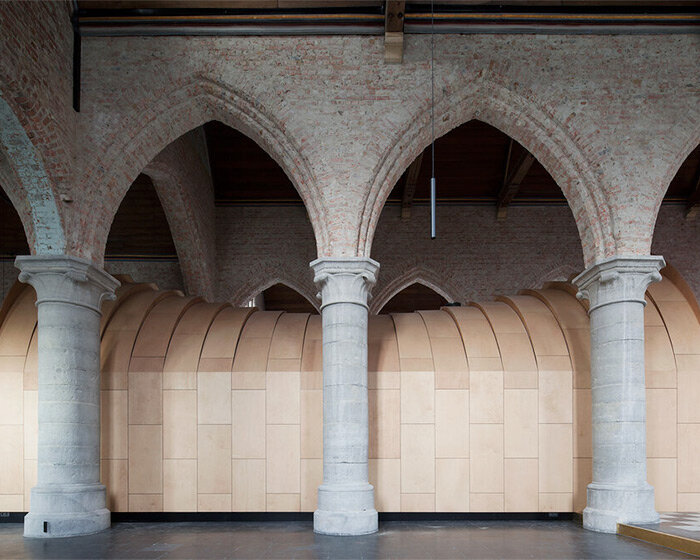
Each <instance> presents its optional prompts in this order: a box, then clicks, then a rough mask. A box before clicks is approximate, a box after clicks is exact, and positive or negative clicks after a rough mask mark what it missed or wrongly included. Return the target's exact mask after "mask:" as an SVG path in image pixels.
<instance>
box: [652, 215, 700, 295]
mask: <svg viewBox="0 0 700 560" xmlns="http://www.w3.org/2000/svg"><path fill="white" fill-rule="evenodd" d="M699 243H700V220H697V219H695V220H690V221H688V220H686V219H685V207H684V206H682V205H679V206H662V207H661V210H660V211H659V218H658V220H657V222H656V229H655V230H654V242H653V243H652V245H651V254H652V255H661V256H663V257H664V258H665V259H666V262H667V263H669V264H671V265H673V266H674V267H675V268H676V269H677V270H678V272H680V273H681V276H683V278H684V280H685V281H686V282H687V283H688V285H689V286H690V288H691V289H692V290H693V293H694V294H695V297H696V298H697V299H698V301H700V252H699V251H698V244H699Z"/></svg>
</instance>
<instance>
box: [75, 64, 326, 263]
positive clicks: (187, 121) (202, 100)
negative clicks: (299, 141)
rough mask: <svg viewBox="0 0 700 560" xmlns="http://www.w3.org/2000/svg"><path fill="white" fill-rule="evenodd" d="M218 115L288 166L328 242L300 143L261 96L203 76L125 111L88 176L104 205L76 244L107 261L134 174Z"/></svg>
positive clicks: (320, 239)
mask: <svg viewBox="0 0 700 560" xmlns="http://www.w3.org/2000/svg"><path fill="white" fill-rule="evenodd" d="M213 120H216V121H220V122H222V123H223V124H226V125H227V126H230V127H232V128H235V129H236V130H239V131H240V132H242V133H244V134H246V135H247V136H249V137H250V138H252V139H253V140H254V141H255V142H256V143H257V144H258V145H260V146H261V148H262V149H264V150H265V151H266V152H267V153H268V154H269V155H270V156H271V157H272V158H273V159H274V160H275V161H276V162H277V163H278V164H279V165H280V167H282V169H283V170H284V171H285V173H286V174H287V176H288V177H289V178H290V180H291V182H292V184H293V185H294V186H295V188H296V189H297V191H298V192H299V194H300V196H301V198H302V200H303V201H304V204H305V205H306V208H307V211H308V214H309V219H310V221H311V224H312V227H313V229H314V233H315V235H316V240H317V244H322V242H323V240H324V239H325V236H326V232H325V227H324V225H323V222H322V220H321V219H320V209H319V207H318V203H317V201H318V200H319V196H318V194H317V192H316V189H317V187H316V181H315V179H314V176H313V173H312V171H311V168H310V166H309V165H308V162H307V161H306V159H305V158H304V156H302V155H301V152H300V150H299V149H298V146H296V145H295V143H294V142H293V141H292V140H291V139H290V137H289V136H288V135H287V134H286V133H285V131H284V128H283V126H281V125H280V124H279V123H278V122H277V120H276V119H275V117H274V116H273V115H271V114H270V113H269V112H268V111H267V110H266V109H265V108H264V107H262V106H260V104H259V103H257V101H256V100H255V99H250V98H249V97H248V96H246V95H245V93H243V92H241V91H237V90H235V89H233V88H232V87H229V86H228V85H224V84H220V83H218V82H216V81H214V80H210V79H207V78H203V77H197V78H196V79H194V80H193V81H192V82H190V83H188V84H187V85H185V86H183V87H180V88H178V89H176V90H175V91H169V92H165V93H164V94H163V95H162V96H161V97H159V98H158V99H155V100H154V101H153V102H152V103H150V104H149V105H148V107H146V109H143V110H140V108H139V107H132V108H131V111H130V112H128V113H127V114H123V118H122V121H121V122H123V125H122V126H121V127H119V128H118V129H116V130H114V131H112V132H111V133H110V135H109V137H108V138H105V139H104V142H105V143H106V144H107V147H106V149H105V150H104V154H103V155H100V154H97V157H96V158H95V161H94V162H91V164H90V165H89V166H88V168H86V170H85V173H84V176H83V179H82V182H83V183H84V184H85V185H86V186H87V185H95V184H98V185H100V189H101V190H102V192H103V193H104V196H103V200H104V206H103V208H101V209H100V211H96V212H94V213H93V215H92V216H91V219H90V220H89V221H88V222H87V223H86V224H85V225H84V226H83V227H82V228H81V229H82V236H81V240H82V243H81V240H78V239H72V240H71V243H73V244H76V243H80V245H82V247H80V249H81V250H82V251H83V253H89V255H86V256H90V257H91V258H94V259H96V260H101V259H102V258H103V252H104V245H105V241H106V239H107V233H108V230H109V224H110V223H111V219H112V217H113V215H114V213H115V212H116V209H117V208H118V206H119V202H120V201H121V199H122V197H123V196H124V194H125V193H126V191H127V190H128V188H129V186H130V185H131V182H132V181H133V180H134V178H135V177H136V176H137V175H138V174H139V173H140V172H141V171H142V170H143V169H144V168H145V167H146V166H147V165H148V164H149V163H150V162H151V161H152V160H153V159H154V158H155V157H156V155H157V154H158V153H160V151H161V150H163V149H164V148H165V147H166V146H168V145H169V144H171V143H172V142H173V141H175V140H176V139H178V138H180V137H181V136H182V135H184V134H185V133H187V132H189V131H191V130H193V129H195V128H197V127H199V126H201V125H203V124H205V123H207V122H209V121H213Z"/></svg>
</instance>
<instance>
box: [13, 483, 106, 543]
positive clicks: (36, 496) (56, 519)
mask: <svg viewBox="0 0 700 560" xmlns="http://www.w3.org/2000/svg"><path fill="white" fill-rule="evenodd" d="M31 504H32V505H31V511H30V512H29V513H28V514H27V515H26V516H25V517H24V536H25V537H32V538H58V537H76V536H80V535H90V534H92V533H98V532H99V531H103V530H104V529H107V528H109V526H110V523H111V515H110V511H109V510H108V509H107V508H106V507H105V487H104V486H103V485H102V484H67V485H50V486H36V487H34V488H32V497H31ZM44 523H46V530H44Z"/></svg>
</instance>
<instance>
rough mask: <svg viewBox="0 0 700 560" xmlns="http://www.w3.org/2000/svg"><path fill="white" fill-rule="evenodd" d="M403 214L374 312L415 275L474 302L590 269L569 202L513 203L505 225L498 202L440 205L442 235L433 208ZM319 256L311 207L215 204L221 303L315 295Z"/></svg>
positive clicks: (387, 239) (387, 216) (382, 247)
mask: <svg viewBox="0 0 700 560" xmlns="http://www.w3.org/2000/svg"><path fill="white" fill-rule="evenodd" d="M399 212H400V210H399V208H398V207H397V206H389V207H387V208H385V210H384V213H383V214H382V218H381V220H380V222H379V228H378V230H377V235H376V238H375V243H374V248H373V251H372V258H374V259H376V260H377V261H379V263H380V265H381V270H380V272H379V280H378V282H377V285H376V286H375V288H374V290H373V294H374V297H373V302H372V307H371V309H372V311H373V312H376V311H378V310H379V308H380V306H381V305H382V304H383V303H385V302H386V301H388V300H389V299H390V298H391V297H392V296H393V295H394V294H395V293H396V292H397V291H399V290H401V289H402V288H404V287H406V286H407V285H409V284H411V283H413V282H414V281H421V282H422V283H425V284H427V285H428V286H430V287H432V288H433V289H436V291H438V292H440V293H442V294H443V295H444V296H445V297H447V299H451V300H456V301H462V302H466V301H470V300H473V299H486V300H488V299H490V298H491V296H492V295H493V294H494V293H515V292H517V290H518V289H520V287H521V286H522V285H523V282H525V281H527V282H528V284H527V285H532V286H535V285H541V283H542V281H544V280H553V279H566V278H568V276H570V275H571V274H573V273H577V272H580V271H581V270H582V269H583V257H582V255H581V245H580V243H579V239H578V235H577V232H576V225H575V223H574V220H573V217H572V215H571V211H570V210H569V209H568V208H567V207H565V206H561V207H537V208H534V207H512V208H511V209H510V211H509V215H508V219H507V220H506V221H505V222H496V219H495V209H494V208H491V207H473V206H445V207H440V209H439V221H438V225H439V229H438V231H439V236H438V238H437V239H436V240H434V241H431V240H430V238H429V235H428V220H429V214H428V208H427V207H425V206H416V207H414V212H413V217H412V218H411V219H410V220H409V221H405V222H404V221H401V219H400V218H399ZM314 257H315V255H314V240H313V234H312V231H311V227H310V224H309V222H308V220H307V219H306V217H305V215H304V210H303V208H299V207H276V208H270V207H263V208H256V207H230V208H217V262H218V263H219V285H218V292H217V298H218V299H220V300H227V301H231V302H232V303H234V304H236V305H240V304H243V303H245V302H246V301H248V300H250V299H251V298H252V297H253V296H255V295H256V294H257V293H259V292H260V291H261V290H263V289H264V288H266V287H267V286H269V285H270V284H273V283H276V282H278V281H282V282H284V283H285V284H287V285H289V286H290V287H293V288H294V289H296V290H297V291H299V292H300V293H302V294H303V295H304V296H305V297H307V298H309V299H312V301H313V300H314V295H315V293H316V291H317V290H316V289H315V287H314V285H313V282H312V276H313V275H312V274H311V270H310V269H309V262H310V261H311V260H313V259H314ZM506 290H510V291H509V292H507V291H506Z"/></svg>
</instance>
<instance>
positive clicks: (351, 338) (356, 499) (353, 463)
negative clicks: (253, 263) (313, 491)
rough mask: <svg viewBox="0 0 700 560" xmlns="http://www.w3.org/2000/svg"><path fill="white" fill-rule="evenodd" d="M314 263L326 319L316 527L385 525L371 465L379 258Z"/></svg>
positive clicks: (349, 531) (363, 529) (342, 529)
mask: <svg viewBox="0 0 700 560" xmlns="http://www.w3.org/2000/svg"><path fill="white" fill-rule="evenodd" d="M311 267H312V268H313V270H314V272H315V277H314V282H315V283H316V285H317V286H318V287H319V289H320V294H319V295H320V296H321V313H322V320H323V484H322V485H321V486H320V487H319V489H318V509H317V510H316V512H315V513H314V531H316V532H317V533H322V534H325V535H365V534H368V533H374V532H375V531H376V530H377V527H378V525H377V510H375V509H374V488H373V487H372V485H371V484H370V483H369V478H368V466H367V458H368V450H369V416H368V404H367V398H368V397H367V298H368V296H369V292H370V290H371V288H372V286H373V285H374V283H375V282H376V276H377V271H378V270H379V264H378V263H376V262H375V261H373V260H372V259H367V258H361V257H357V258H345V259H331V258H321V259H318V260H315V261H313V262H312V263H311Z"/></svg>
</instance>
